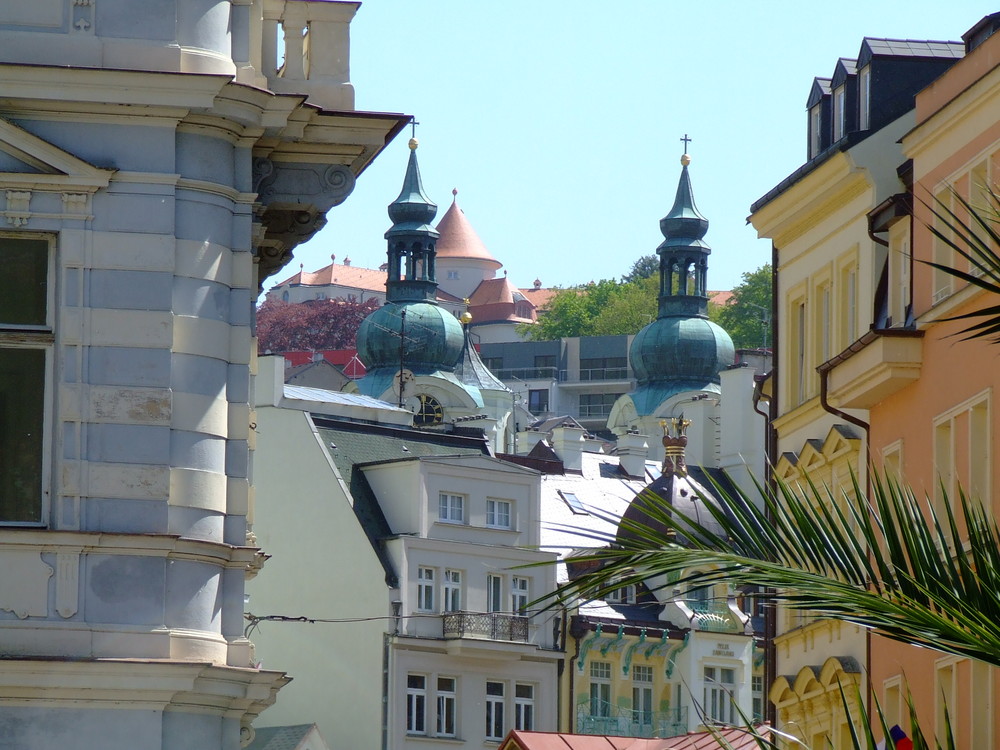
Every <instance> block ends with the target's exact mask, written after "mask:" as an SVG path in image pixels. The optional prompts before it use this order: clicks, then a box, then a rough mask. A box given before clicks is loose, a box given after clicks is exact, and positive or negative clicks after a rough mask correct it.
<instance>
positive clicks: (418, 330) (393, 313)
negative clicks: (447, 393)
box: [358, 302, 465, 374]
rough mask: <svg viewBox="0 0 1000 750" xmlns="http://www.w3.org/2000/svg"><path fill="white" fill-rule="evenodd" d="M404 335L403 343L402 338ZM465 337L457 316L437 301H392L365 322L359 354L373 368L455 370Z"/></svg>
mask: <svg viewBox="0 0 1000 750" xmlns="http://www.w3.org/2000/svg"><path fill="white" fill-rule="evenodd" d="M401 337H402V347H400V338H401ZM464 341H465V337H464V336H463V334H462V326H461V324H460V323H459V322H458V320H456V319H455V316H454V315H452V314H451V313H449V312H448V311H447V310H444V309H443V308H441V307H438V306H437V305H434V304H430V303H426V302H416V303H412V302H411V303H407V304H393V303H388V304H386V305H384V306H382V307H380V308H379V309H378V310H376V311H375V312H373V313H372V314H371V315H369V316H368V317H367V318H365V319H364V320H363V321H362V322H361V326H360V328H358V357H360V358H361V361H362V362H364V363H365V367H367V368H368V370H369V372H371V371H372V370H374V369H377V368H380V367H389V368H393V369H395V370H398V369H399V367H400V354H402V365H403V366H404V367H406V369H408V370H411V371H413V372H414V373H417V374H420V373H427V372H433V371H436V370H445V371H449V372H450V371H451V370H453V369H454V367H455V365H456V364H457V363H458V361H459V359H460V358H461V356H462V348H463V344H464Z"/></svg>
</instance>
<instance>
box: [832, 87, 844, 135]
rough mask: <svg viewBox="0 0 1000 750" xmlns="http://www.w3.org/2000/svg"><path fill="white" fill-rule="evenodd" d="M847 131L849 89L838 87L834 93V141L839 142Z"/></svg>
mask: <svg viewBox="0 0 1000 750" xmlns="http://www.w3.org/2000/svg"><path fill="white" fill-rule="evenodd" d="M846 130H847V89H846V88H845V87H844V86H838V87H837V88H836V89H834V91H833V140H834V142H837V141H839V140H840V139H841V138H843V137H844V135H846Z"/></svg>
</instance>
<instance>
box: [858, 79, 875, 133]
mask: <svg viewBox="0 0 1000 750" xmlns="http://www.w3.org/2000/svg"><path fill="white" fill-rule="evenodd" d="M871 89H872V68H871V65H866V66H865V67H863V68H862V69H861V70H859V71H858V129H859V130H868V128H870V127H871Z"/></svg>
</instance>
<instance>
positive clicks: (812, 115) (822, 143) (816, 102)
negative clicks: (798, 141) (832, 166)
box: [806, 78, 831, 159]
mask: <svg viewBox="0 0 1000 750" xmlns="http://www.w3.org/2000/svg"><path fill="white" fill-rule="evenodd" d="M806 111H807V113H808V131H809V150H808V158H809V159H815V158H816V156H817V155H819V154H820V153H822V152H823V150H824V149H826V148H828V147H829V145H830V133H831V131H830V115H831V103H830V79H829V78H813V83H812V87H811V88H810V89H809V99H808V100H807V101H806Z"/></svg>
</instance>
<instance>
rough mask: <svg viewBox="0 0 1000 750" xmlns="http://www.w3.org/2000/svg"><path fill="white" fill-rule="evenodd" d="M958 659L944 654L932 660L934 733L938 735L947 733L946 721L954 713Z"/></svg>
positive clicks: (949, 719)
mask: <svg viewBox="0 0 1000 750" xmlns="http://www.w3.org/2000/svg"><path fill="white" fill-rule="evenodd" d="M958 661H959V660H958V659H957V658H956V657H953V656H946V657H943V658H941V659H938V660H937V661H936V662H934V730H935V731H934V733H935V734H936V735H937V736H938V737H944V736H946V735H947V733H948V722H949V721H952V719H951V717H952V716H954V715H955V709H956V705H955V698H956V689H957V687H958V684H957V683H958V679H957V674H956V673H957V671H958V670H957V666H958ZM949 714H950V716H949Z"/></svg>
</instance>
